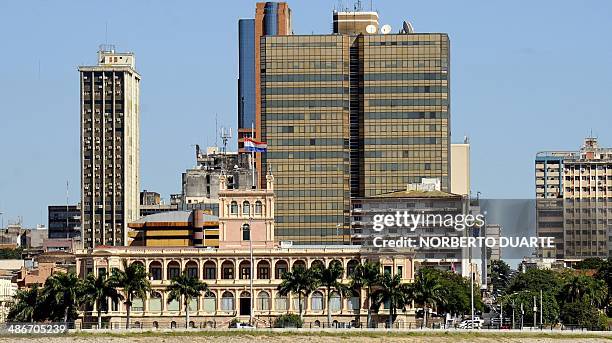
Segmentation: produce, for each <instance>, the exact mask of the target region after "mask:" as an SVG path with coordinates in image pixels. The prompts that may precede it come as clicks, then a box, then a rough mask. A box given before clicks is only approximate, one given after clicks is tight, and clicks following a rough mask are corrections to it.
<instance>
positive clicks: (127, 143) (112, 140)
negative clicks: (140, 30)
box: [79, 46, 140, 248]
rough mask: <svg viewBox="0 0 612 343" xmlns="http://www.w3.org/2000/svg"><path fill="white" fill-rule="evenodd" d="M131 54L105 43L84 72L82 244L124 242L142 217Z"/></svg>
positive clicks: (137, 118) (136, 102) (137, 105)
mask: <svg viewBox="0 0 612 343" xmlns="http://www.w3.org/2000/svg"><path fill="white" fill-rule="evenodd" d="M135 66H136V63H135V57H134V54H132V53H120V52H116V51H115V48H114V47H113V46H101V47H100V50H99V51H98V60H97V65H95V66H82V67H79V72H80V76H81V221H82V233H83V234H82V238H83V246H84V247H86V248H92V247H95V246H98V245H119V246H121V245H126V244H127V243H128V236H127V235H128V227H127V224H128V223H129V222H131V221H134V220H136V219H138V216H139V205H140V199H139V193H140V145H139V144H140V75H139V74H138V73H137V72H136V70H135Z"/></svg>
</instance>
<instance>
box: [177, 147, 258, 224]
mask: <svg viewBox="0 0 612 343" xmlns="http://www.w3.org/2000/svg"><path fill="white" fill-rule="evenodd" d="M222 174H224V175H226V182H227V187H228V188H229V189H233V188H236V189H238V188H241V189H250V188H253V184H254V182H255V183H256V179H257V176H255V177H254V176H253V170H252V168H251V167H250V164H249V155H246V154H238V153H235V152H234V153H232V152H224V151H219V149H218V148H216V147H210V148H208V149H207V151H206V153H202V152H201V151H200V148H199V146H196V166H195V168H192V169H187V171H185V172H184V173H183V175H182V196H181V201H180V205H182V206H181V208H182V209H189V208H196V207H192V206H190V205H195V204H207V205H210V206H208V207H209V208H210V209H211V210H212V211H213V213H214V214H215V215H217V214H218V208H217V204H218V201H219V189H220V188H219V180H220V176H221V175H222ZM185 205H187V206H185ZM204 209H208V208H204Z"/></svg>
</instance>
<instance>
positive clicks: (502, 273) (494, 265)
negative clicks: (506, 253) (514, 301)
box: [491, 260, 510, 294]
mask: <svg viewBox="0 0 612 343" xmlns="http://www.w3.org/2000/svg"><path fill="white" fill-rule="evenodd" d="M509 282H510V266H509V265H508V264H507V263H506V262H504V261H502V260H493V261H492V262H491V283H492V284H493V292H494V293H495V294H497V293H499V294H501V293H503V292H504V290H505V289H506V287H507V286H508V283H509Z"/></svg>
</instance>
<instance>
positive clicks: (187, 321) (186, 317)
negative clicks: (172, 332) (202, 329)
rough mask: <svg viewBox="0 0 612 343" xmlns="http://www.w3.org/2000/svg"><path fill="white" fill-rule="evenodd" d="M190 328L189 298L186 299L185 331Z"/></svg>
mask: <svg viewBox="0 0 612 343" xmlns="http://www.w3.org/2000/svg"><path fill="white" fill-rule="evenodd" d="M188 328H189V303H188V302H187V297H185V329H188Z"/></svg>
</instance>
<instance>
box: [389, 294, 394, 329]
mask: <svg viewBox="0 0 612 343" xmlns="http://www.w3.org/2000/svg"><path fill="white" fill-rule="evenodd" d="M391 328H393V302H392V301H389V329H391Z"/></svg>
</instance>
